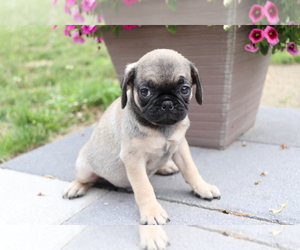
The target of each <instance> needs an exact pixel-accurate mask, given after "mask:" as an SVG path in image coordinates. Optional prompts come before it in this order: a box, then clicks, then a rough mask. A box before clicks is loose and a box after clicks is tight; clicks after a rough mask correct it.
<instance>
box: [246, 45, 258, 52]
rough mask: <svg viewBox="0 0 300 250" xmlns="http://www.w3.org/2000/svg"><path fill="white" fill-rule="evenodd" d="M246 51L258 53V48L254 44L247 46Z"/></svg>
mask: <svg viewBox="0 0 300 250" xmlns="http://www.w3.org/2000/svg"><path fill="white" fill-rule="evenodd" d="M245 50H247V51H249V52H256V51H258V47H256V46H255V44H254V43H249V44H246V45H245Z"/></svg>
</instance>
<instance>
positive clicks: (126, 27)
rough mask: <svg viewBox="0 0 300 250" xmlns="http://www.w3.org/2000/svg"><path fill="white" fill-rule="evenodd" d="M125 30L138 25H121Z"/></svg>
mask: <svg viewBox="0 0 300 250" xmlns="http://www.w3.org/2000/svg"><path fill="white" fill-rule="evenodd" d="M122 26H123V27H124V28H125V29H126V30H131V29H133V28H136V27H138V25H122Z"/></svg>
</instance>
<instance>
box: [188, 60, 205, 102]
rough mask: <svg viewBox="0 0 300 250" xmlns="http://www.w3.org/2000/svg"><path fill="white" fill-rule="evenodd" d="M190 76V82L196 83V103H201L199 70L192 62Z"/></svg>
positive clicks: (201, 91)
mask: <svg viewBox="0 0 300 250" xmlns="http://www.w3.org/2000/svg"><path fill="white" fill-rule="evenodd" d="M191 77H192V84H193V85H194V84H196V93H195V97H196V101H197V102H198V104H200V105H201V104H202V93H203V90H202V85H201V81H200V76H199V72H198V70H197V68H196V67H195V65H194V64H193V63H191Z"/></svg>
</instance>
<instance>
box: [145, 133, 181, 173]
mask: <svg viewBox="0 0 300 250" xmlns="http://www.w3.org/2000/svg"><path fill="white" fill-rule="evenodd" d="M178 144H179V143H178V142H177V141H170V140H167V139H163V138H156V139H155V138H153V139H152V141H151V143H149V144H147V145H149V147H148V148H147V150H146V154H145V157H146V165H147V171H152V170H156V169H157V168H159V167H162V166H163V165H164V164H165V163H166V162H167V161H168V160H169V159H170V158H171V157H172V155H173V154H174V153H175V152H176V150H177V148H178Z"/></svg>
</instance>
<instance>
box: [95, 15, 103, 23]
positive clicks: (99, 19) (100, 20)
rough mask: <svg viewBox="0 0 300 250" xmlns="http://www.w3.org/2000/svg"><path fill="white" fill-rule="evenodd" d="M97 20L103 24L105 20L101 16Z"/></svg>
mask: <svg viewBox="0 0 300 250" xmlns="http://www.w3.org/2000/svg"><path fill="white" fill-rule="evenodd" d="M96 20H97V21H98V22H100V23H101V22H103V21H104V18H103V16H102V15H100V16H97V18H96Z"/></svg>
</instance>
